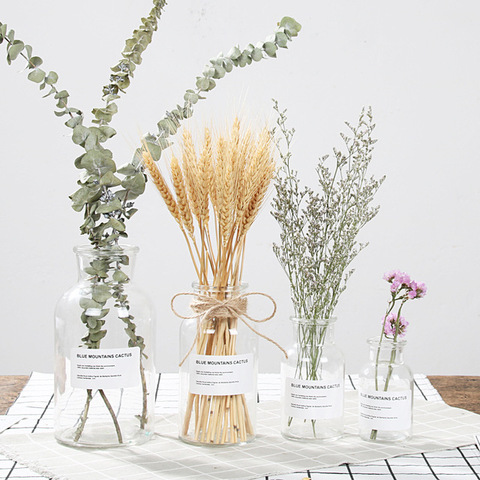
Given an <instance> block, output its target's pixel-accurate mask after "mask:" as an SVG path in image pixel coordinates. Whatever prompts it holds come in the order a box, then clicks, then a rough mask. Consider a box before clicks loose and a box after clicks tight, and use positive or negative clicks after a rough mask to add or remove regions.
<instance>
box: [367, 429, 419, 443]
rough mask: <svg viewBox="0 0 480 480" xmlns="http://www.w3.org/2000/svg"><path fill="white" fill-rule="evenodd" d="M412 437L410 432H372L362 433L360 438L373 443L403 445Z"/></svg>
mask: <svg viewBox="0 0 480 480" xmlns="http://www.w3.org/2000/svg"><path fill="white" fill-rule="evenodd" d="M411 437H412V434H411V432H409V431H386V430H370V431H368V432H361V433H360V438H361V439H362V440H365V441H366V442H372V443H402V442H406V441H408V440H409V439H410V438H411Z"/></svg>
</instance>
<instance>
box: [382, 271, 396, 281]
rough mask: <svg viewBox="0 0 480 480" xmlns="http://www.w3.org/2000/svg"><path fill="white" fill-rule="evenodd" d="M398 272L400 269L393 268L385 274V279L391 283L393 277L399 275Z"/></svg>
mask: <svg viewBox="0 0 480 480" xmlns="http://www.w3.org/2000/svg"><path fill="white" fill-rule="evenodd" d="M397 273H398V270H392V271H391V272H387V273H385V274H384V275H383V279H384V280H386V281H387V282H389V283H391V282H392V281H393V279H394V278H395V277H396V276H397Z"/></svg>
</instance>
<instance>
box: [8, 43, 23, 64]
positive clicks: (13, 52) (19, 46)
mask: <svg viewBox="0 0 480 480" xmlns="http://www.w3.org/2000/svg"><path fill="white" fill-rule="evenodd" d="M23 47H24V44H23V42H22V41H20V40H15V41H14V42H13V44H12V45H11V46H10V47H9V48H8V50H7V51H8V56H9V58H10V60H15V59H16V58H17V57H18V55H20V52H21V51H22V50H23Z"/></svg>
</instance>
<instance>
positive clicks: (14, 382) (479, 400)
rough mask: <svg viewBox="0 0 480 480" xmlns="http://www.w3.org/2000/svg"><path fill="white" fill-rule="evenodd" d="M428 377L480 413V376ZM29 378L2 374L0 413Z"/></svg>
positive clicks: (451, 400)
mask: <svg viewBox="0 0 480 480" xmlns="http://www.w3.org/2000/svg"><path fill="white" fill-rule="evenodd" d="M428 379H429V380H430V382H432V385H433V386H434V387H435V388H436V389H437V391H438V392H439V393H440V395H441V396H442V398H443V399H444V400H445V402H446V403H447V404H448V405H451V406H452V407H459V408H464V409H465V410H470V411H471V412H475V413H478V414H480V377H464V376H429V377H428ZM27 380H28V376H27V375H3V376H2V375H0V415H3V414H4V413H5V412H6V410H7V408H8V407H9V406H10V405H11V404H12V403H13V402H14V400H15V399H16V398H17V396H18V395H19V394H20V392H21V391H22V388H23V387H24V385H25V384H26V383H27Z"/></svg>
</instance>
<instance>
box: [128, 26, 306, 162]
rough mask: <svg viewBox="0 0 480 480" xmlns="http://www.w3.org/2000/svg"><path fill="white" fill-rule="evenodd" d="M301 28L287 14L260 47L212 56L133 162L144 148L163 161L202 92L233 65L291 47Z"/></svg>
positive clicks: (140, 156) (139, 150)
mask: <svg viewBox="0 0 480 480" xmlns="http://www.w3.org/2000/svg"><path fill="white" fill-rule="evenodd" d="M301 28H302V27H301V25H300V24H299V23H298V22H297V21H295V20H294V19H293V18H291V17H283V18H282V20H281V21H280V22H279V23H278V26H277V28H276V30H275V32H274V33H273V34H272V35H270V36H269V37H267V38H266V40H265V41H264V42H259V43H257V45H256V46H255V45H253V44H251V43H250V44H249V45H247V47H246V48H245V49H243V50H240V48H239V47H238V46H235V47H233V48H232V49H231V50H230V51H229V52H228V54H227V55H224V54H223V53H220V54H219V55H218V56H217V57H215V58H212V59H211V60H210V63H209V64H208V65H206V66H205V68H204V70H203V72H202V75H200V76H198V77H197V78H196V88H195V89H189V90H187V91H186V92H185V95H184V97H183V99H184V104H183V106H180V105H177V106H176V108H175V109H173V110H171V111H169V112H167V113H166V114H165V117H164V118H162V119H161V120H160V121H159V122H158V123H157V127H158V133H157V134H156V135H153V134H150V133H149V134H147V135H145V137H144V139H143V147H142V148H138V149H137V150H136V152H135V155H134V157H133V161H132V164H133V165H134V166H136V165H139V164H141V163H142V150H143V148H146V149H147V150H148V151H149V153H150V155H151V156H152V158H153V159H154V160H155V161H157V160H159V159H160V156H161V154H162V151H163V150H165V149H166V148H168V147H169V146H170V145H171V142H170V141H169V140H168V138H169V137H170V136H172V135H175V134H176V133H177V130H178V128H179V127H180V125H181V122H182V121H183V120H185V119H187V118H190V117H191V116H192V115H193V105H195V104H196V103H197V102H198V101H199V100H204V99H205V97H204V96H202V95H204V94H205V93H207V92H209V91H211V90H213V89H214V88H215V86H216V82H215V80H219V79H221V78H223V77H224V76H225V75H226V74H227V73H230V72H231V71H232V70H233V67H241V68H243V67H245V66H246V65H250V64H252V62H259V61H260V60H262V59H263V58H276V56H277V50H278V49H279V48H287V44H288V42H289V41H291V40H292V38H293V37H296V36H297V35H298V33H299V32H300V30H301Z"/></svg>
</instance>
